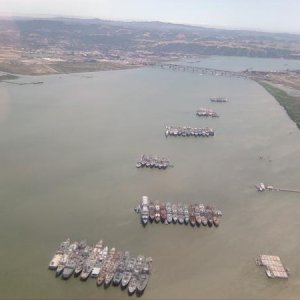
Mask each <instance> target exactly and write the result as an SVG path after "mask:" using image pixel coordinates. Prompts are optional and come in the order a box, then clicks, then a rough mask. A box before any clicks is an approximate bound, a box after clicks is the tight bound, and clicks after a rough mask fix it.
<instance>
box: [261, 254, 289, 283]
mask: <svg viewBox="0 0 300 300" xmlns="http://www.w3.org/2000/svg"><path fill="white" fill-rule="evenodd" d="M256 265H258V266H264V267H266V274H267V276H268V277H269V278H280V279H288V277H289V270H288V269H287V268H285V267H284V266H283V264H282V262H281V259H280V257H279V256H274V255H260V256H259V257H258V258H257V259H256Z"/></svg>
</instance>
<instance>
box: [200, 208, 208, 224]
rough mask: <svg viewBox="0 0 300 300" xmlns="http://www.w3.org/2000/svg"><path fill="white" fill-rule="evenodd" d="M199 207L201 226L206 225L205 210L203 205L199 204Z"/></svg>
mask: <svg viewBox="0 0 300 300" xmlns="http://www.w3.org/2000/svg"><path fill="white" fill-rule="evenodd" d="M199 209H200V217H201V224H202V225H203V226H206V225H207V217H206V211H205V207H204V205H203V204H199Z"/></svg>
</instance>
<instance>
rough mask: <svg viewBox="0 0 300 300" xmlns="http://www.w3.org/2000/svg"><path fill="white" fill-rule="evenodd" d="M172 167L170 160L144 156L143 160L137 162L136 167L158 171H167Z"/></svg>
mask: <svg viewBox="0 0 300 300" xmlns="http://www.w3.org/2000/svg"><path fill="white" fill-rule="evenodd" d="M169 166H170V161H169V159H167V158H165V157H158V156H154V157H153V156H151V155H145V154H143V155H142V156H141V158H140V159H139V160H138V161H137V163H136V167H137V168H141V167H146V168H158V169H166V168H167V167H169Z"/></svg>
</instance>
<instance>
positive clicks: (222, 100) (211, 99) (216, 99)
mask: <svg viewBox="0 0 300 300" xmlns="http://www.w3.org/2000/svg"><path fill="white" fill-rule="evenodd" d="M209 100H210V101H211V102H228V99H227V98H225V97H211V98H209Z"/></svg>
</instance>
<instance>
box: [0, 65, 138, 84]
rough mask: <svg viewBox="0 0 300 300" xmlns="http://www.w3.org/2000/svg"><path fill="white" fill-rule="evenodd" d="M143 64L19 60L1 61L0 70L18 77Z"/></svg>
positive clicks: (101, 69)
mask: <svg viewBox="0 0 300 300" xmlns="http://www.w3.org/2000/svg"><path fill="white" fill-rule="evenodd" d="M141 67H143V65H130V64H121V63H117V62H110V61H105V62H93V63H91V62H63V63H55V64H37V63H33V64H23V63H19V62H15V63H1V62H0V71H1V72H3V73H7V74H4V75H2V76H8V75H9V76H15V77H16V78H4V79H2V80H1V77H2V76H0V81H3V80H8V79H17V78H18V77H19V76H22V75H29V76H39V75H59V74H73V73H89V72H91V73H92V72H99V71H114V70H127V69H135V68H141Z"/></svg>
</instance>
